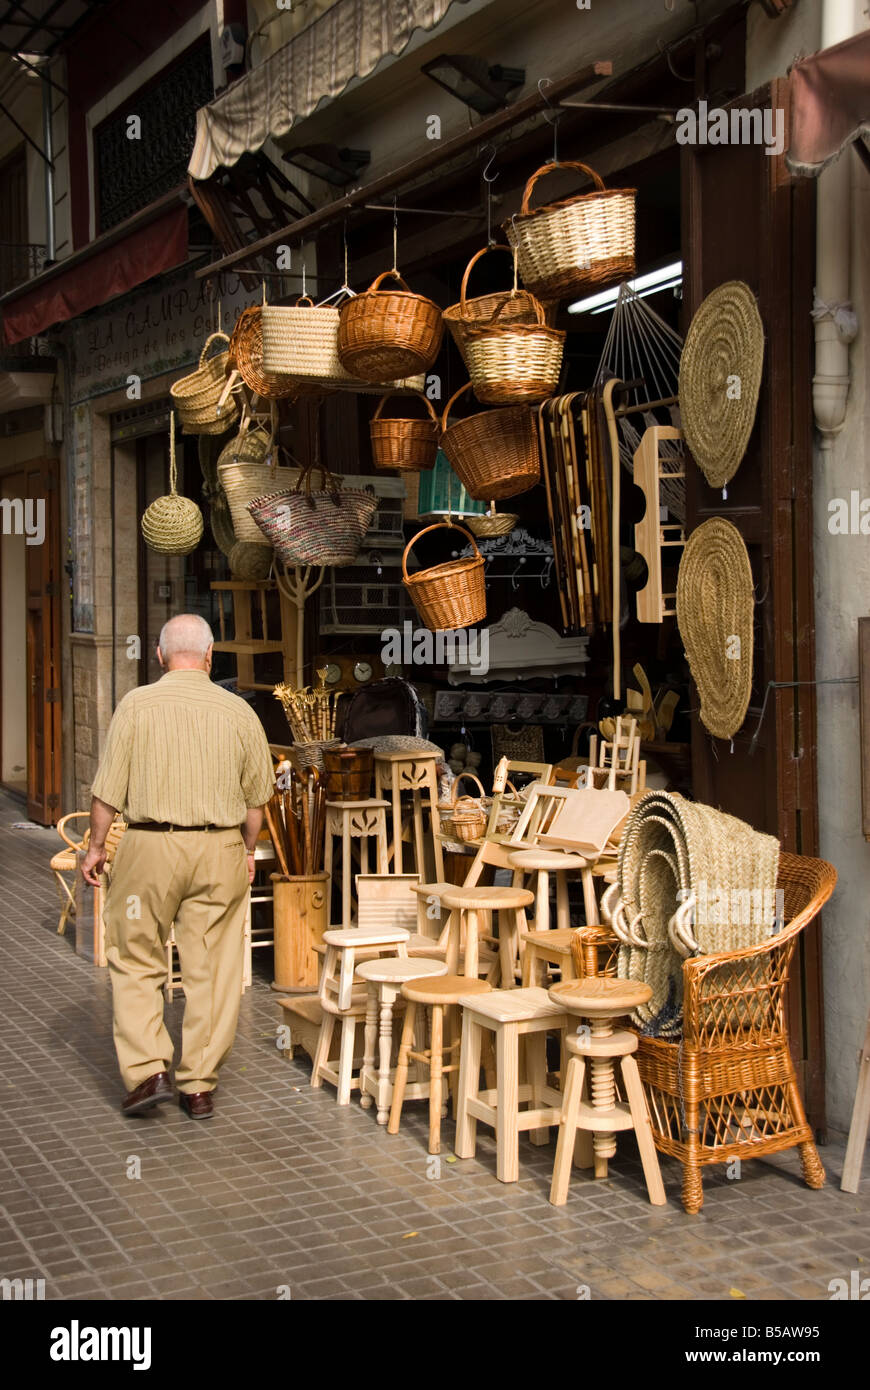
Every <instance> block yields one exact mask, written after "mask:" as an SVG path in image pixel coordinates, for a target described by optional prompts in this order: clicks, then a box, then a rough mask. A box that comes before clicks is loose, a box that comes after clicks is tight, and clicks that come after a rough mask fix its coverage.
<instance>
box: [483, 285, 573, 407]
mask: <svg viewBox="0 0 870 1390" xmlns="http://www.w3.org/2000/svg"><path fill="white" fill-rule="evenodd" d="M532 303H533V305H534V307H535V314H536V318H535V321H534V322H532V323H503V322H502V319H503V316H504V313H505V312H506V310H507V306H508V305H509V304H510V300H505V301H504V303H503V304H502V305H501V306H500V307H499V308H498V309H496V311H495V314H494V315H493V318H492V320H491V322H490V323H489V324H488V325H487V326H486V327H482V328H472V327H469V328H467V329H466V331H465V365H466V366H467V368H468V375H469V376H470V377H471V385H472V387H473V388H474V394H475V395H476V396H477V399H478V400H479V401H482V402H483V403H484V405H513V404H519V403H521V402H523V401H528V402H530V403H532V402H538V401H544V400H546V399H547V397H548V396H553V395H555V394H556V391H557V388H558V385H559V376H560V374H561V371H562V354H563V353H564V351H565V334H564V333H563V332H562V331H561V329H558V328H548V327H547V325H546V321H545V318H544V309H543V306H542V305H541V303H540V302H539V301H538V300H537V299H532Z"/></svg>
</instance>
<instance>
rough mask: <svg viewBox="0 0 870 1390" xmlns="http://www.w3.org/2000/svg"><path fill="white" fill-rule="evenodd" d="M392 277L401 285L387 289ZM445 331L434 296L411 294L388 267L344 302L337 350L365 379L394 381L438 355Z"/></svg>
mask: <svg viewBox="0 0 870 1390" xmlns="http://www.w3.org/2000/svg"><path fill="white" fill-rule="evenodd" d="M389 279H393V280H395V281H396V282H397V284H399V285H401V287H402V288H401V289H389V290H384V289H382V288H381V286H382V284H383V282H384V281H385V280H389ZM443 337H444V320H443V318H442V316H441V310H440V309H439V308H438V305H437V304H434V303H433V302H432V300H431V299H426V298H424V296H423V295H421V294H412V293H411V291H410V290H409V289H408V286H407V285H406V284H405V281H404V280H403V279H402V277H401V275H400V274H399V272H398V271H397V270H395V269H394V270H387V271H385V272H384V273H383V275H379V276H378V277H377V279H376V280H374V281H372V284H371V285H370V286H369V288H368V289H367V290H366V291H365V292H364V293H363V294H358V295H357V296H356V297H355V298H354V299H350V300H348V301H347V302H346V303H344V304H342V306H341V320H340V323H339V327H338V355H339V357H340V359H341V364H342V366H343V367H345V368H346V370H347V371H349V372H350V373H351V374H352V375H353V376H357V377H361V378H362V380H363V381H384V382H392V381H394V380H395V379H396V378H397V377H406V376H412V375H413V374H414V373H415V372H425V371H426V370H427V368H429V367H431V366H432V364H433V362H434V361H435V358H436V357H437V356H438V352H439V349H440V347H441V340H442V338H443Z"/></svg>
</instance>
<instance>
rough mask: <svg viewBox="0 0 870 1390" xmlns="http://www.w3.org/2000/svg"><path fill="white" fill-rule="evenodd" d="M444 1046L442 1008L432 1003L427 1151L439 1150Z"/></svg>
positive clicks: (434, 1152)
mask: <svg viewBox="0 0 870 1390" xmlns="http://www.w3.org/2000/svg"><path fill="white" fill-rule="evenodd" d="M443 1048H444V1009H443V1008H442V1006H441V1005H440V1004H433V1005H432V1053H431V1057H430V1061H429V1152H430V1154H439V1153H440V1152H441V1106H442V1104H443V1096H444V1075H443V1072H442V1070H441V1068H442V1061H443Z"/></svg>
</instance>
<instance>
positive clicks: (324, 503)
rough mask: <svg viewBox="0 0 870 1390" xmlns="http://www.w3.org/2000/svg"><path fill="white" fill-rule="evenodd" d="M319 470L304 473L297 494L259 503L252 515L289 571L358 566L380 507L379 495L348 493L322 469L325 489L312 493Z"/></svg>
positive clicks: (251, 506) (275, 496)
mask: <svg viewBox="0 0 870 1390" xmlns="http://www.w3.org/2000/svg"><path fill="white" fill-rule="evenodd" d="M312 471H313V467H312V466H310V465H309V467H307V468H305V469H303V470H302V473H301V474H300V476H299V480H298V482H297V483H296V485H295V487H294V489H293V490H292V491H291V492H279V493H274V494H273V495H272V496H268V497H257V498H255V499H254V500H253V501H252V502H249V503H248V511H249V512H250V513H251V516H252V517H253V518H254V520H255V521H256V523H257V525H258V526H259V528H260V530H261V531H262V533H263V535H264V536H265V537H266V539H267V540H268V541H269V542H270V544H271V545H273V546H274V547H275V554H276V555H277V556H278V559H279V560H280V561H281V562H282V564H285V565H291V566H292V565H336V566H340V565H352V564H353V563H354V561H355V560H356V557H357V555H358V553H359V548H360V546H361V545H362V543H363V539H364V537H365V534H366V531H367V530H368V529H369V526H370V525H371V520H372V517H373V516H374V514H375V510H376V508H377V505H378V499H377V497H376V496H375V494H374V490H371V491H370V490H369V489H366V490H365V491H363V489H362V488H342V487H341V484H340V482H339V481H338V479H337V478H335V477H333V475H332V474H331V473H330V472H329V471H328V470H327V469H325V468H322V467H321V469H320V474H321V487H320V490H319V491H312V490H311V473H312Z"/></svg>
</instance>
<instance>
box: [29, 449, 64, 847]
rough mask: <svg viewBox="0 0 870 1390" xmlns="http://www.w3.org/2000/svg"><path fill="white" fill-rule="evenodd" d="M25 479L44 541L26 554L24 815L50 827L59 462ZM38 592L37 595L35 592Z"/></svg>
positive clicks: (56, 788)
mask: <svg viewBox="0 0 870 1390" xmlns="http://www.w3.org/2000/svg"><path fill="white" fill-rule="evenodd" d="M23 472H24V476H25V486H24V492H23V496H24V497H29V496H31V494H32V490H33V491H36V492H38V493H44V494H46V508H45V539H44V543H43V545H42V546H41V547H40V548H39V554H38V556H37V554H36V553H35V552H34V553H30V552H31V551H32V550H33V548H32V547H31V548H30V549H29V550H28V549H26V550H25V596H26V598H25V601H26V605H27V614H28V626H27V672H26V680H27V687H28V728H27V815H28V817H29V818H30V819H31V820H36V821H39V822H40V823H42V824H49V825H54V824H55V823H56V822H57V820H58V818H59V816H60V813H61V804H60V803H61V777H62V767H63V758H62V743H61V722H62V713H63V705H62V689H63V687H62V672H61V667H62V640H61V637H62V628H61V589H62V584H61V576H62V574H63V568H62V559H63V557H62V555H61V525H60V506H61V495H60V461H59V460H58V459H57V458H39V459H29V460H28V461H27V462H26V463H25V464H24V465H23ZM34 478H38V479H40V480H41V481H43V483H44V485H43V486H42V487H41V488H37V489H33V479H34ZM37 559H38V561H39V563H40V570H39V575H38V581H39V582H38V583H37V584H36V585H35V586H32V584H31V580H32V577H33V574H34V569H35V566H36V563H37ZM34 590H36V592H34ZM37 605H38V606H39V609H40V616H41V620H42V621H41V633H42V669H43V673H44V675H43V690H42V694H43V698H42V701H41V705H42V734H43V757H44V766H43V778H42V785H41V787H40V788H39V789H38V793H37V795H36V796H32V795H31V785H32V779H33V776H34V768H33V758H34V753H33V736H34V731H33V726H32V723H31V717H30V716H31V702H30V697H31V693H32V681H33V676H34V671H33V666H34V663H33V657H32V651H31V643H30V624H29V615H30V613H31V612H32V611H33V610H34V608H35V607H37Z"/></svg>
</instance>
